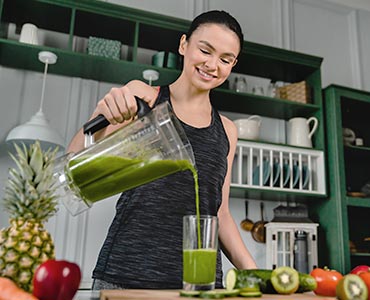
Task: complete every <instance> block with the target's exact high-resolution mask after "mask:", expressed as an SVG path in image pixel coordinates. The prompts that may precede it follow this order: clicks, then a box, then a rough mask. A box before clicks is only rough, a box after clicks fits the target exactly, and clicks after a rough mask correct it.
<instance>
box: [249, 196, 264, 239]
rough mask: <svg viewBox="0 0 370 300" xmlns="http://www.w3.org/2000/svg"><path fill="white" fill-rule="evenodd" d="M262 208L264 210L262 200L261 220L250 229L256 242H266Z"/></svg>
mask: <svg viewBox="0 0 370 300" xmlns="http://www.w3.org/2000/svg"><path fill="white" fill-rule="evenodd" d="M263 210H264V204H263V202H261V220H260V221H257V222H256V223H254V224H253V227H252V231H251V233H252V237H253V239H254V240H255V241H256V242H258V243H265V242H266V230H265V224H266V223H267V222H266V221H265V220H264V219H263Z"/></svg>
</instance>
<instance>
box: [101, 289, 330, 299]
mask: <svg viewBox="0 0 370 300" xmlns="http://www.w3.org/2000/svg"><path fill="white" fill-rule="evenodd" d="M128 299H130V300H150V299H154V300H157V299H158V300H159V299H160V300H176V299H181V300H186V299H191V298H185V297H180V295H179V291H178V290H102V291H100V300H128ZM194 299H201V298H194ZM224 299H230V300H233V299H234V300H235V299H238V300H249V299H251V300H252V299H254V300H257V299H263V300H270V299H271V300H278V299H280V300H296V299H299V300H334V299H335V298H331V297H319V296H316V295H315V294H314V293H304V294H293V295H287V296H284V295H268V294H264V295H262V297H259V298H244V297H227V298H224Z"/></svg>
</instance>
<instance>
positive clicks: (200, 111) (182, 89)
mask: <svg viewBox="0 0 370 300" xmlns="http://www.w3.org/2000/svg"><path fill="white" fill-rule="evenodd" d="M170 97H171V103H172V107H173V110H174V112H175V114H176V116H177V117H178V118H179V119H180V120H181V121H183V122H184V123H186V124H188V125H191V126H193V127H197V128H202V127H207V126H209V125H210V124H211V121H212V106H211V102H210V98H209V91H203V90H198V89H196V88H195V87H194V86H190V85H189V84H188V82H187V81H185V82H184V81H182V80H179V79H178V80H176V81H175V82H174V83H172V84H171V85H170Z"/></svg>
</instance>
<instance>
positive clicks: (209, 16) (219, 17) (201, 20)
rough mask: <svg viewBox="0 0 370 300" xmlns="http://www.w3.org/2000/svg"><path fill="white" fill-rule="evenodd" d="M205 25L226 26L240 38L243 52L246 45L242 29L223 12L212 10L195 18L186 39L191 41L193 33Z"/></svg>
mask: <svg viewBox="0 0 370 300" xmlns="http://www.w3.org/2000/svg"><path fill="white" fill-rule="evenodd" d="M203 24H219V25H224V26H226V27H227V28H229V29H230V30H231V31H233V32H235V34H236V35H237V36H238V38H239V42H240V52H241V51H242V49H243V43H244V37H243V32H242V28H241V27H240V24H239V22H238V21H237V20H236V19H235V18H234V17H233V16H232V15H230V14H229V13H228V12H226V11H223V10H210V11H207V12H204V13H202V14H200V15H199V16H197V17H195V19H194V20H193V22H191V24H190V28H189V30H188V33H187V34H186V38H187V39H189V38H190V37H191V35H192V34H193V32H194V31H195V30H196V29H197V28H198V27H199V26H201V25H203Z"/></svg>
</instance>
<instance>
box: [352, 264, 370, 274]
mask: <svg viewBox="0 0 370 300" xmlns="http://www.w3.org/2000/svg"><path fill="white" fill-rule="evenodd" d="M364 272H370V267H369V266H366V265H360V266H357V267H355V268H353V269H352V271H351V274H356V275H359V274H361V273H364Z"/></svg>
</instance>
